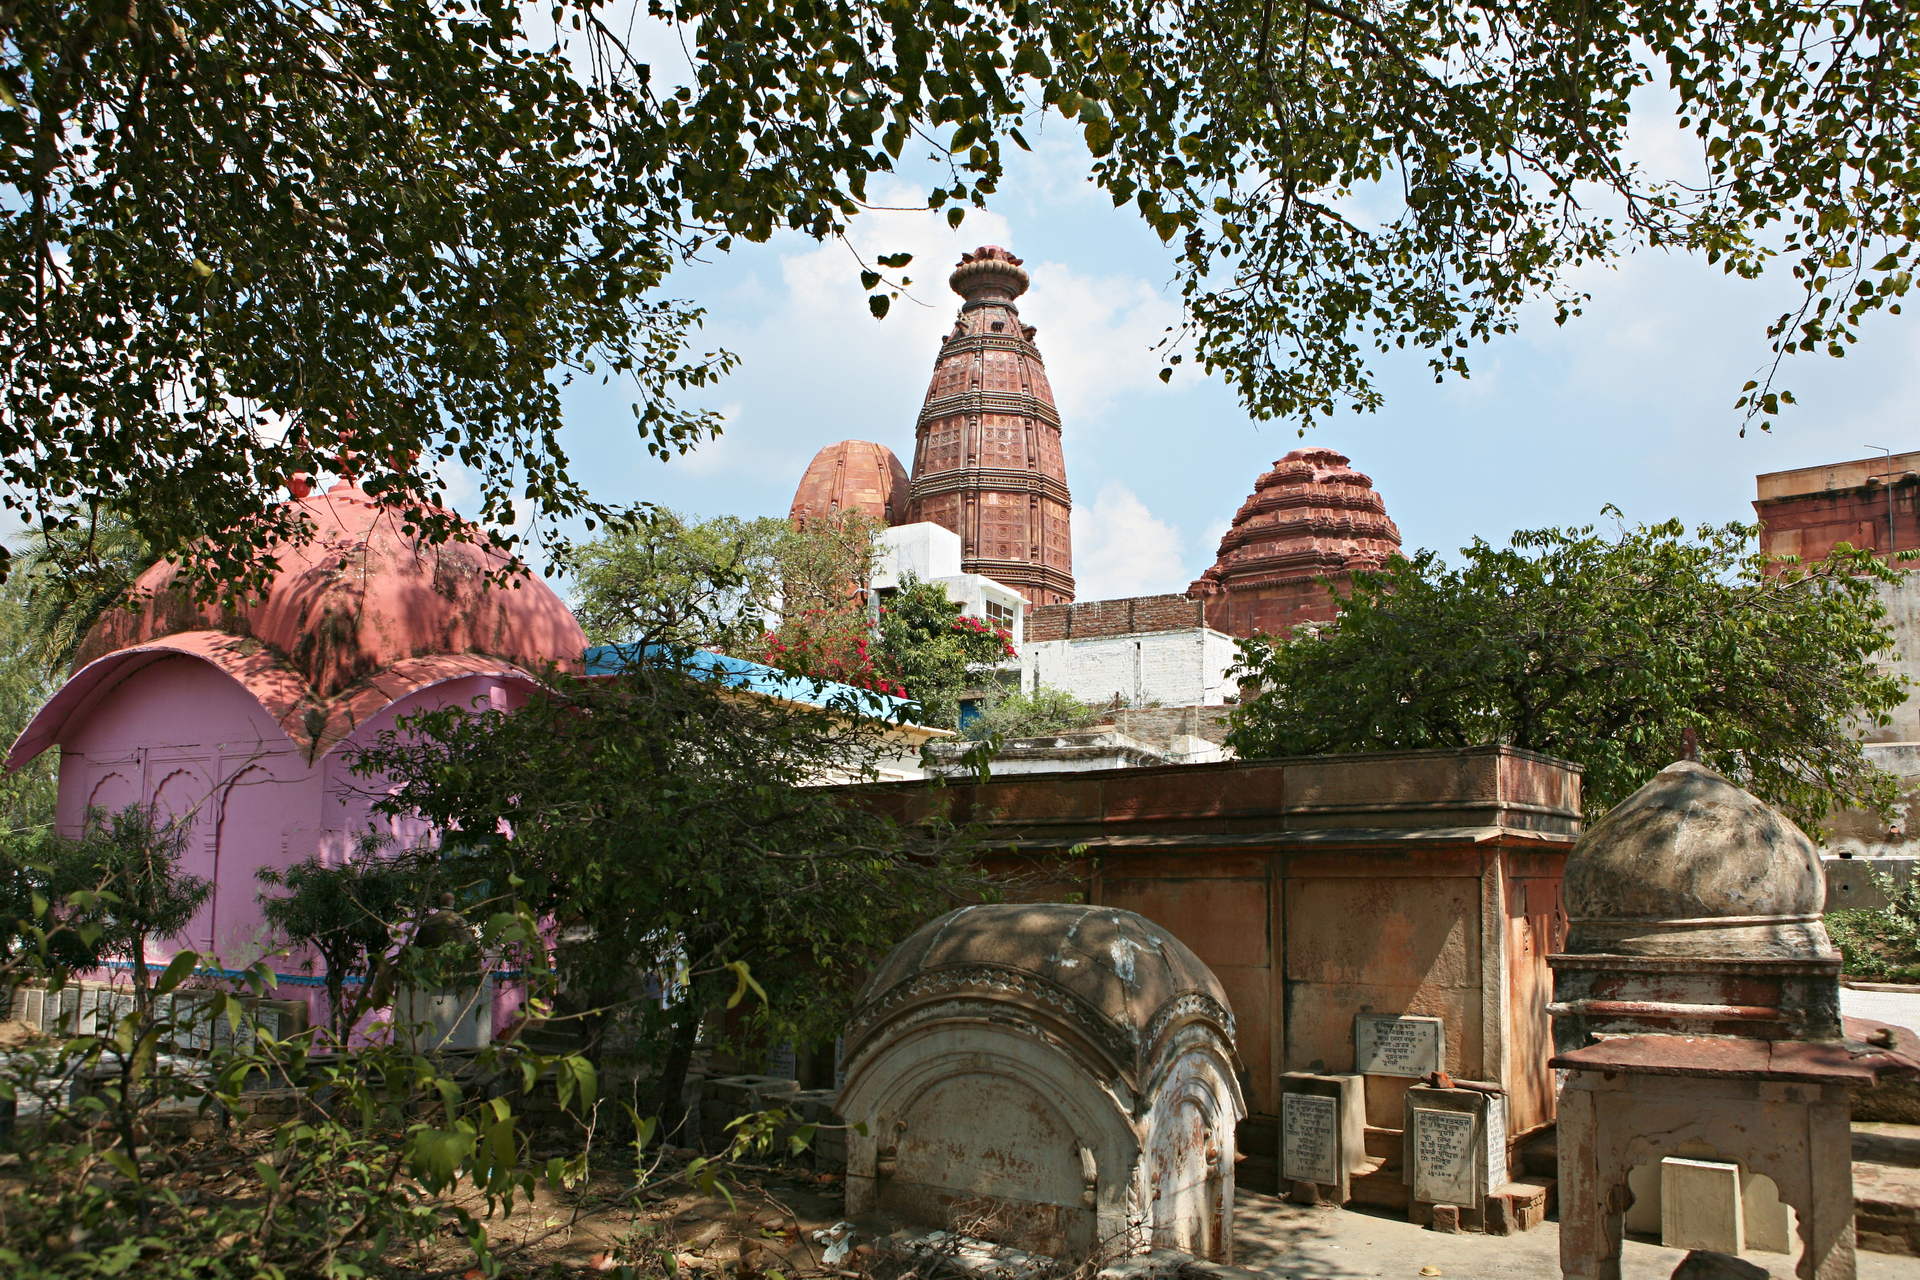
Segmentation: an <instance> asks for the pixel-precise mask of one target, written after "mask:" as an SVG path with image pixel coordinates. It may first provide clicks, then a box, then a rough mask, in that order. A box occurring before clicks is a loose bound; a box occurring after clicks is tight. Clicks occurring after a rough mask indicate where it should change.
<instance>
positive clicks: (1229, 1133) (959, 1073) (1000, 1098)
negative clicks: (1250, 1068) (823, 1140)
mask: <svg viewBox="0 0 1920 1280" xmlns="http://www.w3.org/2000/svg"><path fill="white" fill-rule="evenodd" d="M845 1050H846V1083H845V1085H844V1087H843V1088H842V1089H841V1092H840V1099H839V1110H840V1114H841V1115H842V1116H843V1117H844V1118H845V1119H846V1121H847V1122H848V1124H850V1125H853V1126H855V1127H854V1128H853V1130H852V1132H851V1134H850V1136H849V1138H848V1142H847V1213H848V1214H849V1216H858V1215H863V1214H866V1215H875V1214H877V1215H880V1216H882V1217H884V1218H885V1219H887V1220H888V1221H890V1222H893V1223H907V1224H912V1225H914V1226H916V1227H919V1228H922V1229H925V1230H940V1231H952V1232H954V1233H956V1234H959V1235H963V1236H970V1237H974V1238H978V1239H983V1240H989V1241H992V1242H994V1243H997V1244H1003V1245H1011V1246H1014V1247H1016V1248H1019V1249H1023V1250H1028V1251H1030V1252H1034V1253H1042V1254H1049V1255H1053V1256H1057V1257H1065V1258H1072V1259H1084V1258H1088V1257H1091V1256H1093V1255H1094V1254H1096V1253H1099V1254H1102V1255H1104V1256H1114V1255H1128V1254H1135V1253H1142V1252H1145V1251H1147V1250H1148V1249H1150V1248H1159V1249H1176V1250H1183V1251H1185V1252H1188V1253H1192V1254H1196V1255H1198V1256H1200V1257H1203V1258H1207V1259H1210V1260H1212V1261H1216V1262H1227V1261H1231V1260H1232V1253H1233V1225H1232V1224H1233V1194H1234V1153H1235V1136H1234V1130H1235V1126H1236V1124H1238V1122H1239V1121H1240V1119H1241V1117H1242V1116H1244V1115H1245V1113H1246V1105H1245V1103H1244V1102H1243V1100H1242V1098H1241V1094H1240V1085H1239V1080H1238V1073H1239V1070H1240V1064H1239V1059H1238V1057H1237V1056H1236V1055H1235V1053H1234V1048H1233V1015H1232V1013H1231V1011H1230V1010H1229V1008H1228V1005H1227V997H1226V993H1225V991H1224V989H1223V988H1222V987H1221V985H1220V982H1219V980H1218V979H1216V978H1215V977H1214V976H1213V973H1212V972H1211V971H1210V970H1209V969H1208V968H1207V966H1206V965H1205V964H1203V963H1201V961H1200V959H1199V957H1197V956H1195V955H1194V954H1193V952H1192V951H1190V950H1188V949H1187V947H1186V946H1185V945H1184V944H1182V943H1181V942H1180V941H1179V940H1178V939H1177V938H1175V937H1174V936H1173V935H1172V934H1170V933H1168V932H1167V931H1166V930H1165V929H1162V928H1161V927H1160V926H1158V925H1156V924H1154V923H1152V922H1151V921H1149V920H1147V919H1146V918H1145V917H1143V916H1138V915H1135V914H1134V913H1133V912H1131V911H1122V910H1117V909H1115V908H1112V907H1092V906H1068V905H1061V904H1037V905H1019V904H1009V905H996V906H975V907H963V908H961V909H959V910H957V911H953V912H949V913H948V914H947V915H944V916H942V917H940V918H939V919H938V920H936V921H934V922H933V923H931V924H929V925H927V926H925V927H923V928H922V929H920V930H919V931H918V932H916V933H914V934H913V936H911V937H910V938H908V939H907V940H906V941H905V942H903V943H901V944H900V946H899V947H897V948H896V949H895V950H894V951H893V953H892V954H891V955H889V956H888V957H887V959H886V961H885V963H883V964H882V965H881V966H880V968H879V970H878V971H877V972H876V973H875V974H874V976H873V978H872V979H871V980H870V981H869V982H868V984H867V986H866V988H865V990H864V991H863V992H862V995H861V1002H860V1006H859V1008H858V1009H856V1010H855V1012H854V1014H853V1017H852V1019H851V1021H850V1022H849V1023H848V1026H847V1033H846V1037H845ZM862 1126H864V1129H863V1128H862Z"/></svg>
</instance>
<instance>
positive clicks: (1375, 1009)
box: [853, 747, 1580, 1208]
mask: <svg viewBox="0 0 1920 1280" xmlns="http://www.w3.org/2000/svg"><path fill="white" fill-rule="evenodd" d="M853 794H857V797H858V799H859V800H860V802H862V803H869V804H874V805H877V806H879V807H881V808H883V809H887V810H889V811H892V812H894V813H896V814H897V815H899V816H902V817H912V816H915V815H917V814H924V813H926V812H929V811H930V810H931V809H932V808H933V807H934V806H948V807H949V808H950V812H951V816H952V817H953V819H954V820H956V821H959V822H975V823H980V824H983V826H984V828H985V832H986V837H987V845H988V847H989V848H992V849H993V850H994V852H993V853H992V854H990V855H989V858H990V863H991V865H992V866H994V867H995V868H997V869H1001V870H1004V871H1005V872H1007V873H1009V874H1010V875H1011V874H1013V873H1021V874H1022V875H1023V876H1024V877H1025V878H1024V879H1022V880H1020V881H1019V882H1018V883H1017V887H1016V892H1017V893H1018V895H1019V896H1020V897H1021V898H1022V899H1024V900H1028V901H1053V902H1072V901H1079V902H1084V903H1087V904H1090V905H1097V906H1102V907H1118V908H1123V909H1125V910H1128V911H1134V912H1138V913H1139V914H1140V915H1142V916H1144V917H1146V918H1147V919H1148V920H1151V921H1152V922H1154V923H1155V924H1157V925H1159V926H1161V927H1163V928H1165V929H1166V930H1167V931H1168V932H1170V933H1171V934H1173V936H1174V937H1176V938H1178V939H1179V940H1180V941H1181V942H1183V943H1184V944H1186V946H1188V947H1190V948H1191V949H1192V950H1193V952H1194V953H1195V955H1196V956H1198V957H1199V959H1200V960H1201V961H1202V962H1203V963H1205V965H1206V966H1207V967H1208V968H1209V969H1210V970H1211V971H1212V972H1213V973H1214V974H1215V975H1217V977H1218V979H1219V982H1220V984H1221V986H1222V988H1223V990H1224V991H1225V993H1226V995H1227V998H1228V1000H1229V1002H1230V1004H1231V1006H1232V1009H1233V1011H1234V1014H1235V1018H1236V1024H1237V1034H1236V1037H1235V1040H1236V1043H1237V1046H1238V1050H1239V1054H1240V1058H1241V1060H1242V1062H1244V1064H1245V1066H1246V1072H1247V1074H1246V1092H1247V1099H1246V1101H1247V1108H1248V1111H1249V1113H1250V1114H1249V1119H1248V1121H1247V1122H1246V1123H1245V1124H1244V1125H1243V1126H1242V1130H1241V1135H1240V1149H1241V1151H1242V1152H1243V1153H1245V1155H1246V1159H1245V1160H1244V1161H1243V1163H1242V1165H1241V1178H1242V1182H1243V1184H1244V1185H1245V1186H1247V1187H1248V1188H1249V1189H1252V1190H1272V1189H1274V1188H1275V1187H1276V1186H1277V1185H1278V1181H1279V1171H1278V1169H1277V1167H1276V1166H1277V1163H1278V1161H1277V1157H1278V1150H1279V1145H1278V1144H1279V1116H1280V1098H1281V1093H1282V1089H1283V1080H1284V1078H1285V1077H1286V1076H1287V1073H1316V1074H1322V1075H1325V1074H1341V1073H1352V1072H1355V1071H1356V1069H1357V1066H1358V1065H1359V1058H1358V1057H1357V1054H1356V1024H1357V1022H1358V1021H1359V1020H1360V1019H1361V1018H1362V1017H1363V1016H1365V1017H1373V1016H1375V1015H1380V1016H1381V1017H1380V1019H1379V1021H1378V1022H1370V1023H1369V1024H1368V1026H1369V1030H1368V1032H1367V1034H1369V1035H1374V1034H1376V1033H1377V1032H1378V1029H1379V1025H1380V1023H1382V1022H1384V1023H1390V1024H1394V1026H1395V1027H1399V1026H1400V1025H1401V1024H1402V1023H1403V1022H1404V1024H1405V1027H1406V1028H1410V1029H1411V1031H1412V1032H1413V1033H1417V1034H1418V1035H1419V1036H1421V1037H1425V1038H1424V1040H1423V1041H1422V1042H1423V1043H1424V1044H1426V1045H1427V1046H1428V1050H1429V1052H1430V1053H1431V1054H1432V1055H1433V1061H1432V1062H1431V1063H1427V1062H1420V1063H1416V1064H1414V1065H1415V1066H1417V1067H1418V1069H1417V1070H1415V1069H1412V1068H1407V1067H1403V1068H1400V1070H1403V1071H1406V1072H1409V1073H1407V1074H1398V1075H1392V1074H1386V1073H1384V1072H1379V1073H1373V1074H1366V1075H1364V1077H1363V1079H1362V1080H1361V1082H1360V1084H1361V1087H1360V1089H1359V1097H1358V1102H1359V1105H1360V1106H1362V1107H1363V1108H1364V1130H1365V1131H1364V1142H1365V1148H1366V1150H1365V1152H1364V1156H1363V1153H1358V1152H1356V1153H1351V1154H1352V1155H1353V1157H1354V1163H1355V1165H1356V1170H1355V1172H1354V1176H1353V1178H1352V1179H1351V1183H1352V1187H1351V1190H1352V1197H1353V1199H1355V1200H1357V1201H1360V1202H1362V1203H1377V1204H1382V1205H1387V1206H1392V1207H1399V1208H1403V1207H1406V1206H1407V1203H1408V1199H1407V1197H1408V1188H1407V1186H1406V1183H1405V1181H1404V1180H1403V1166H1402V1159H1403V1156H1402V1152H1401V1139H1402V1134H1403V1131H1404V1128H1405V1123H1406V1122H1405V1119H1404V1117H1405V1114H1406V1103H1407V1094H1408V1090H1409V1088H1411V1087H1413V1086H1415V1085H1417V1084H1418V1083H1419V1081H1420V1079H1421V1077H1423V1076H1425V1075H1427V1074H1429V1073H1430V1072H1431V1070H1432V1069H1433V1068H1435V1067H1438V1068H1441V1069H1444V1070H1445V1072H1446V1073H1447V1074H1448V1075H1450V1076H1452V1077H1455V1078H1458V1079H1464V1080H1469V1081H1475V1082H1483V1083H1484V1084H1485V1085H1486V1086H1487V1087H1488V1088H1490V1089H1492V1090H1494V1091H1495V1092H1497V1093H1498V1094H1499V1095H1500V1096H1501V1097H1502V1098H1503V1099H1504V1102H1503V1107H1504V1118H1505V1144H1506V1146H1508V1147H1509V1148H1510V1147H1511V1145H1512V1144H1513V1143H1515V1142H1517V1141H1518V1140H1519V1139H1520V1138H1522V1137H1524V1136H1525V1135H1527V1134H1529V1133H1531V1132H1533V1131H1535V1130H1538V1129H1540V1128H1541V1127H1543V1126H1545V1125H1547V1124H1549V1123H1551V1122H1552V1120H1553V1118H1554V1091H1553V1080H1552V1075H1551V1073H1550V1072H1549V1071H1548V1070H1547V1067H1546V1063H1547V1059H1548V1057H1549V1056H1550V1054H1551V1040H1550V1032H1549V1028H1548V1021H1547V1015H1546V1004H1547V1001H1548V997H1549V993H1550V991H1551V989H1552V979H1551V975H1550V974H1549V972H1548V970H1547V966H1546V956H1547V954H1548V953H1549V952H1551V951H1553V950H1555V949H1557V947H1558V945H1559V941H1560V938H1561V936H1562V934H1563V932H1564V916H1563V915H1562V912H1561V909H1560V877H1561V867H1562V863H1563V861H1564V859H1565V857H1566V854H1567V851H1568V849H1569V848H1570V847H1571V846H1572V843H1573V841H1574V838H1575V837H1576V835H1577V834H1578V828H1579V813H1580V778H1579V771H1578V768H1577V767H1576V766H1573V765H1569V764H1566V763H1564V762H1562V761H1558V760H1554V759H1551V758H1549V757H1545V756H1540V755H1536V754H1533V753H1530V752H1524V751H1516V750H1513V749H1511V748H1505V747H1484V748H1476V749H1471V750H1465V751H1418V752H1393V753H1382V754H1376V755H1357V756H1342V757H1315V758H1307V759H1292V760H1261V761H1232V762H1225V763H1219V764H1200V765H1177V766H1170V767H1161V768H1135V769H1123V770H1105V771H1099V772H1090V773H1078V774H1068V775H1043V776H1026V777H1018V778H1007V779H996V780H990V781H988V782H986V783H984V784H978V783H974V784H955V783H949V784H947V785H946V786H944V787H940V788H934V787H931V786H928V785H926V784H886V785H881V786H874V787H863V788H860V789H859V791H858V792H857V793H853ZM1416 1024H1417V1025H1416ZM1436 1029H1437V1030H1436ZM1502 1154H1503V1155H1504V1154H1506V1153H1505V1152H1504V1151H1503V1152H1502ZM1512 1163H1513V1164H1515V1165H1516V1166H1517V1162H1512Z"/></svg>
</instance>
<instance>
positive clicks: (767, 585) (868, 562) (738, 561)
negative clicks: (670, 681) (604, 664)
mask: <svg viewBox="0 0 1920 1280" xmlns="http://www.w3.org/2000/svg"><path fill="white" fill-rule="evenodd" d="M874 530H875V524H874V522H873V521H872V520H870V519H867V518H866V517H864V516H862V515H860V514H859V513H858V512H852V511H849V512H843V513H840V514H837V515H832V516H824V517H818V518H815V519H811V520H808V521H806V522H805V523H804V524H801V525H795V524H794V523H793V522H792V521H790V520H786V519H782V518H780V517H777V516H764V517H761V518H759V519H742V518H741V517H739V516H716V517H714V518H712V519H709V520H690V519H688V518H687V517H685V516H681V515H677V514H675V513H673V512H671V511H666V510H661V509H655V510H653V511H650V512H648V513H647V514H646V515H645V516H644V518H642V519H640V520H639V521H637V522H636V523H635V524H634V525H633V526H632V527H630V528H625V529H620V530H616V531H613V532H609V533H607V534H605V535H604V536H602V537H599V538H596V539H594V540H592V541H590V542H586V543H583V544H581V545H579V546H576V547H574V548H573V549H572V550H571V551H570V552H569V553H568V564H569V567H570V568H571V569H572V571H573V577H574V588H575V589H574V614H575V616H576V617H578V618H579V619H580V625H581V627H583V628H584V629H585V630H586V633H587V638H588V639H589V640H591V641H593V642H594V643H596V644H662V645H684V646H687V647H690V648H701V649H713V650H716V651H718V652H720V653H731V654H736V655H739V656H743V657H744V656H747V655H749V654H751V653H754V652H756V651H758V650H759V649H760V648H761V646H762V641H763V638H764V635H765V633H766V630H767V626H768V621H769V617H770V616H776V617H777V616H778V615H779V614H781V613H783V612H785V613H792V614H795V615H796V616H797V615H799V614H801V613H805V612H807V611H810V610H826V611H832V612H834V613H835V614H836V616H837V615H840V614H846V615H849V616H851V615H857V614H858V613H859V607H858V601H857V599H856V587H858V586H864V585H865V583H866V582H867V579H868V578H869V576H870V575H871V573H872V568H873V557H874V550H873V545H874V544H873V535H874Z"/></svg>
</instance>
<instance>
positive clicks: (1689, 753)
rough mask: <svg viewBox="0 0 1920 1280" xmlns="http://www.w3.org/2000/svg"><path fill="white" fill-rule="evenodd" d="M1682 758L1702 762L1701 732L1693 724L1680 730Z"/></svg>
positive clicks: (1697, 762)
mask: <svg viewBox="0 0 1920 1280" xmlns="http://www.w3.org/2000/svg"><path fill="white" fill-rule="evenodd" d="M1680 758H1681V759H1682V760H1691V761H1693V763H1695V764H1699V763H1700V732H1699V730H1697V729H1695V728H1694V727H1693V726H1692V725H1688V726H1687V727H1686V728H1684V729H1682V730H1681V731H1680Z"/></svg>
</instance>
